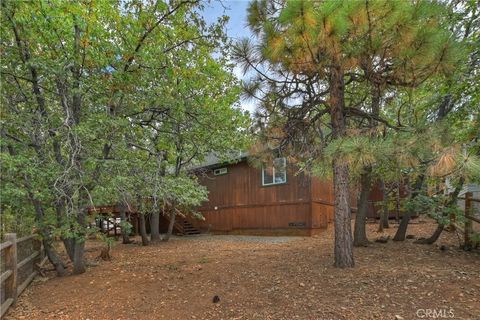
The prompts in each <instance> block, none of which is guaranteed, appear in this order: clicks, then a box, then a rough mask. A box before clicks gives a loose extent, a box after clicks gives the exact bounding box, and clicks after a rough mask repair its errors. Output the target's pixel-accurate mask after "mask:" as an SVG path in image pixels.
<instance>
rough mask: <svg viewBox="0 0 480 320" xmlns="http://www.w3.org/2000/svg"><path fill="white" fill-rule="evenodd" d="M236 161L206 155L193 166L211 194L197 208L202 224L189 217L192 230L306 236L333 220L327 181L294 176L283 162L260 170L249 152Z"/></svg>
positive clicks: (305, 176) (331, 201)
mask: <svg viewBox="0 0 480 320" xmlns="http://www.w3.org/2000/svg"><path fill="white" fill-rule="evenodd" d="M235 161H236V162H235V163H230V164H229V163H225V162H223V161H221V160H219V159H217V158H215V157H209V158H208V159H207V160H206V162H205V163H204V164H202V165H201V166H198V167H196V168H194V170H195V172H197V175H198V177H199V180H200V183H201V184H202V185H204V186H206V187H207V189H208V191H209V196H208V198H209V199H208V201H206V202H205V203H203V204H202V206H200V207H199V208H197V211H199V212H200V213H201V214H202V215H203V216H204V217H205V220H204V221H198V220H193V219H189V221H190V222H191V223H192V224H193V225H194V226H195V227H196V228H198V229H200V230H201V231H204V232H205V231H210V232H213V233H235V234H259V235H277V234H278V235H302V236H310V235H314V234H317V233H320V232H321V231H322V229H325V228H326V227H327V226H328V223H329V222H331V221H332V220H333V206H334V196H333V185H332V183H331V182H329V181H326V180H321V179H318V178H311V177H309V176H308V175H305V174H302V173H300V174H298V175H297V174H296V173H297V170H296V169H295V167H294V166H292V165H290V164H289V163H287V161H286V159H285V158H277V159H275V160H274V161H273V163H270V164H267V165H264V166H263V167H261V168H256V167H255V166H252V165H250V164H249V162H248V159H247V154H240V155H239V156H238V157H237V158H236V159H235ZM353 198H356V197H352V199H353ZM352 205H355V201H352ZM192 220H193V221H192Z"/></svg>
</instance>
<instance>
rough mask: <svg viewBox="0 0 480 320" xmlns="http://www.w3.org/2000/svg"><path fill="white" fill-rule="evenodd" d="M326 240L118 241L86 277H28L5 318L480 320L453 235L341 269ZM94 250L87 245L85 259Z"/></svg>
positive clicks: (471, 256)
mask: <svg viewBox="0 0 480 320" xmlns="http://www.w3.org/2000/svg"><path fill="white" fill-rule="evenodd" d="M434 228H435V225H434V224H433V223H431V222H429V221H422V220H419V219H417V220H415V221H414V224H412V225H410V227H409V231H408V234H413V235H415V236H417V237H418V236H427V235H429V234H431V232H432V231H433V229H434ZM375 229H376V225H369V236H370V238H371V239H375V238H378V237H379V236H380V235H381V234H378V233H376V232H375ZM394 232H395V228H391V229H389V230H388V231H387V232H386V233H388V234H393V233H394ZM332 243H333V231H332V228H330V229H329V230H327V231H325V233H324V234H323V235H320V236H318V237H312V238H295V237H290V238H287V237H251V236H207V235H202V236H198V237H184V238H181V237H176V238H174V239H173V240H172V241H170V242H168V243H159V244H156V245H152V246H148V247H142V246H141V245H139V244H138V243H136V244H130V245H122V244H120V243H119V244H117V245H115V246H114V248H113V250H112V255H113V259H112V260H111V261H108V262H103V261H102V262H99V264H98V265H97V266H94V267H90V268H89V270H88V271H87V272H86V273H85V274H82V275H78V276H67V277H64V278H56V277H54V276H53V275H52V278H51V279H48V280H45V279H40V280H37V281H35V282H34V283H33V284H32V285H31V286H30V288H29V289H27V290H26V292H25V293H24V294H23V295H22V296H21V297H20V299H19V301H18V303H17V304H16V306H15V307H14V308H12V309H11V310H10V311H9V313H8V316H7V317H6V318H7V319H91V320H93V319H349V320H350V319H421V318H424V319H428V318H432V315H437V319H438V318H442V317H440V316H439V315H441V316H445V318H452V316H453V319H480V253H479V252H464V251H462V250H460V249H458V238H457V235H456V234H455V233H444V234H443V235H442V237H441V239H440V240H439V241H438V243H437V244H435V245H418V244H414V243H413V240H412V239H409V240H407V241H405V242H404V243H395V242H392V241H389V242H388V243H386V244H382V243H372V244H371V245H370V246H369V247H367V248H357V249H355V258H356V267H355V268H354V269H348V270H340V269H335V268H334V267H333V266H332V262H333V252H332V248H333V246H332ZM100 248H101V243H98V242H90V243H89V250H88V251H89V252H88V254H89V258H90V259H93V258H94V257H96V256H98V254H99V251H100ZM215 296H218V298H219V299H220V301H219V302H217V303H214V302H213V298H214V297H215ZM428 310H430V314H429V315H430V317H427V312H429V311H428ZM433 312H436V313H435V314H434V313H433Z"/></svg>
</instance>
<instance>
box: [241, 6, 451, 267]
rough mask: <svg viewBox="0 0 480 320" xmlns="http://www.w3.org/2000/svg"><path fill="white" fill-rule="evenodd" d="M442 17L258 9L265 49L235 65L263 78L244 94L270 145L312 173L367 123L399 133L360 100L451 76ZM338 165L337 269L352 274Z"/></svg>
mask: <svg viewBox="0 0 480 320" xmlns="http://www.w3.org/2000/svg"><path fill="white" fill-rule="evenodd" d="M443 9H444V8H443V7H442V6H441V5H438V4H436V3H433V2H430V1H417V2H408V1H390V0H373V1H329V0H326V1H285V2H278V1H266V0H262V1H253V2H252V3H251V5H250V7H249V16H248V23H249V25H250V27H251V29H252V31H253V32H254V33H255V34H256V35H257V38H258V44H253V43H252V42H251V41H250V40H243V41H241V42H239V44H238V46H237V48H236V57H237V59H238V61H239V62H241V63H242V64H243V66H244V67H245V70H249V69H253V70H254V71H255V72H256V74H257V76H256V77H255V78H253V79H252V81H250V83H247V84H246V86H245V90H246V92H247V94H249V95H250V96H253V97H256V98H258V99H259V100H260V102H261V107H262V108H261V109H260V112H259V122H260V126H261V127H262V129H263V132H264V137H265V138H266V139H267V140H270V141H275V142H276V144H275V146H276V147H278V148H279V149H280V150H281V151H283V152H288V153H290V154H294V155H295V156H296V157H297V158H299V160H300V161H301V162H303V163H304V165H305V166H306V167H308V165H312V164H314V163H316V162H317V163H318V162H319V161H322V159H323V155H324V150H325V148H326V146H328V144H330V143H332V142H334V141H336V142H337V143H338V145H341V142H342V141H343V140H344V139H347V138H348V137H349V136H351V135H352V133H351V131H352V130H351V129H353V128H354V126H355V124H356V123H357V122H358V121H361V119H367V120H368V119H370V120H371V119H374V120H375V121H376V122H378V124H380V125H383V126H386V127H392V128H393V127H395V125H393V124H391V123H390V121H388V119H386V118H385V117H383V116H382V112H378V110H370V108H368V107H365V103H364V102H365V101H364V100H365V99H361V97H358V96H357V94H358V93H359V92H362V91H365V89H364V88H365V87H364V86H365V85H368V86H371V87H373V88H378V89H382V88H386V87H395V86H412V87H414V86H417V85H418V84H420V83H422V82H423V81H425V80H426V79H428V78H429V77H430V76H431V75H432V74H437V73H440V72H450V71H451V70H452V69H453V68H454V65H455V61H456V59H457V55H456V50H455V44H454V43H453V42H452V41H451V39H450V34H449V32H448V31H446V30H445V29H444V28H443V26H442V21H441V19H442V17H443V16H444V15H443ZM362 86H363V87H362ZM378 107H379V106H378ZM331 165H332V172H333V182H334V190H335V248H334V251H335V266H337V267H341V268H343V267H353V266H354V258H353V252H352V234H351V208H350V203H349V199H350V193H349V188H350V186H349V180H350V177H349V166H348V161H346V160H345V159H342V157H341V156H335V157H333V160H332V163H331Z"/></svg>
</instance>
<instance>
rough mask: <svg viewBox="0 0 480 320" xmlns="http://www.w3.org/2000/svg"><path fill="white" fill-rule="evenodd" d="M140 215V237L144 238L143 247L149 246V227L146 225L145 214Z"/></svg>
mask: <svg viewBox="0 0 480 320" xmlns="http://www.w3.org/2000/svg"><path fill="white" fill-rule="evenodd" d="M139 215H140V236H141V237H142V246H148V243H149V241H148V235H147V226H146V224H145V214H143V213H139Z"/></svg>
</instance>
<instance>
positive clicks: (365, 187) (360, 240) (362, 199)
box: [353, 167, 372, 247]
mask: <svg viewBox="0 0 480 320" xmlns="http://www.w3.org/2000/svg"><path fill="white" fill-rule="evenodd" d="M371 171H372V168H371V167H368V168H365V171H364V172H363V173H362V175H361V176H360V196H359V199H358V210H357V215H356V217H355V229H354V233H353V245H354V246H355V247H365V246H367V245H368V244H369V241H368V238H367V232H366V220H367V212H368V196H369V195H370V188H371V180H372V179H371V174H370V173H371Z"/></svg>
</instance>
